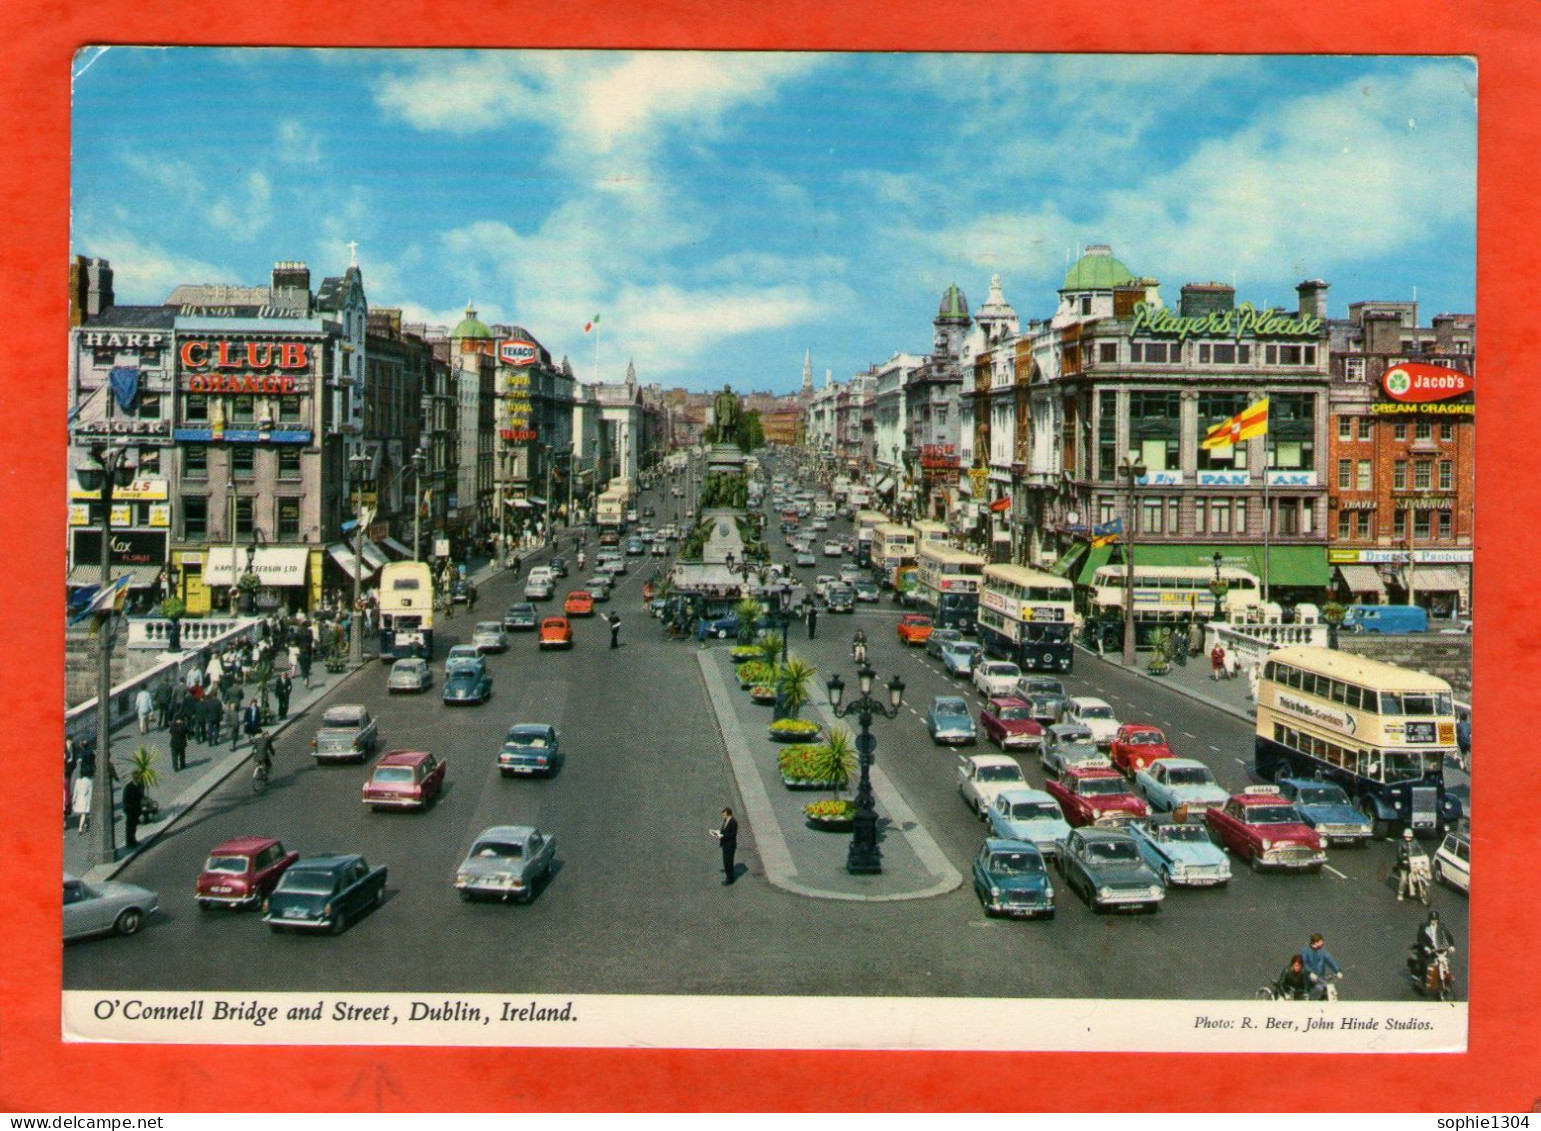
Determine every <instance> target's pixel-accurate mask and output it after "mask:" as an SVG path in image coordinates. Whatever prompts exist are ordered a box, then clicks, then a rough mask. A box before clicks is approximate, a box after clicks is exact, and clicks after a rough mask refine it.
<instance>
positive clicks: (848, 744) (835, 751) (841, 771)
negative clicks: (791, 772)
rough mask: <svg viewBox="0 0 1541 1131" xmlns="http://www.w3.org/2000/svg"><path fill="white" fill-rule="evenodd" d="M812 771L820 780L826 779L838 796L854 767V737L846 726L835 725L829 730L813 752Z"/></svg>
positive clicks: (847, 782)
mask: <svg viewBox="0 0 1541 1131" xmlns="http://www.w3.org/2000/svg"><path fill="white" fill-rule="evenodd" d="M814 767H815V768H814V773H815V775H816V776H817V777H818V778H819V780H820V781H827V782H829V783H830V785H831V786H832V788H833V789H834V792H835V796H836V797H839V796H840V791H841V790H843V789H844V788H845V787H846V786H847V785H849V784H850V782H851V774H852V773H853V772H854V771H855V769H856V738H855V736H854V735H852V734H851V731H850V729H849V728H848V727H837V728H836V729H834V730H832V731H830V732H829V736H828V737H827V738H825V740H824V742H823V744H822V745H821V746H819V747H818V748H817V749H816V750H815V752H814Z"/></svg>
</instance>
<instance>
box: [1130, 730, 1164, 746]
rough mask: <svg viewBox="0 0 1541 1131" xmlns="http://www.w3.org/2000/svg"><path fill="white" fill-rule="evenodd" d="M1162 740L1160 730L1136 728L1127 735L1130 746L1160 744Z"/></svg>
mask: <svg viewBox="0 0 1541 1131" xmlns="http://www.w3.org/2000/svg"><path fill="white" fill-rule="evenodd" d="M1163 741H1164V740H1163V739H1162V737H1161V732H1160V731H1154V730H1137V731H1135V732H1134V733H1133V734H1131V735H1130V736H1129V743H1130V745H1132V746H1160V745H1161V743H1162V742H1163Z"/></svg>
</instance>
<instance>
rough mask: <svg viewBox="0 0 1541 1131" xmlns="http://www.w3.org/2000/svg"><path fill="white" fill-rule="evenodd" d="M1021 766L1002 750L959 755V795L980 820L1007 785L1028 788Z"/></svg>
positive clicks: (987, 817)
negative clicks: (1001, 752) (998, 752)
mask: <svg viewBox="0 0 1541 1131" xmlns="http://www.w3.org/2000/svg"><path fill="white" fill-rule="evenodd" d="M1027 788H1028V785H1027V779H1026V778H1024V777H1023V776H1022V767H1021V766H1019V765H1017V763H1016V760H1015V759H1014V758H1008V757H1006V756H1005V755H1004V754H970V755H968V756H967V757H963V758H959V759H958V795H959V796H960V797H962V798H963V803H964V804H965V805H967V806H968V807H969V808H970V809H972V810H973V811H974V815H975V816H977V817H978V818H979V819H980V820H981V821H985V820H989V817H990V809H991V808H992V807H993V806H994V805H995V799H996V798H997V797H999V796H1000V795H1001V794H1002V793H1003V792H1005V791H1006V790H1008V789H1027Z"/></svg>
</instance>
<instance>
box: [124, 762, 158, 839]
mask: <svg viewBox="0 0 1541 1131" xmlns="http://www.w3.org/2000/svg"><path fill="white" fill-rule="evenodd" d="M159 757H160V755H159V754H157V753H156V752H155V751H154V750H152V749H150V747H148V746H141V747H139V748H138V749H136V750H135V751H134V752H133V754H131V755H129V761H128V780H129V781H132V782H137V783H138V784H139V788H140V789H141V790H143V791H144V792H143V793H142V795H141V796H142V798H143V800H142V801H141V802H140V804H139V823H140V824H141V825H148V824H149V823H150V822H152V821H154V820H156V819H157V818H158V817H159V816H160V806H159V805H157V804H156V803H155V799H154V798H153V797H151V796H150V789H151V788H152V787H153V786H156V785H159V784H160V780H161V779H160V775H159V774H158V773H156V771H155V761H156V759H157V758H159Z"/></svg>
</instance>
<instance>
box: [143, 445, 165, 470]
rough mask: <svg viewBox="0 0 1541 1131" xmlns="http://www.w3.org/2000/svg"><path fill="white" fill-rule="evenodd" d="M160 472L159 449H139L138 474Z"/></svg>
mask: <svg viewBox="0 0 1541 1131" xmlns="http://www.w3.org/2000/svg"><path fill="white" fill-rule="evenodd" d="M160 473H161V450H160V449H159V448H140V449H139V474H140V475H159V474H160Z"/></svg>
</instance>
